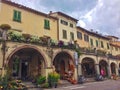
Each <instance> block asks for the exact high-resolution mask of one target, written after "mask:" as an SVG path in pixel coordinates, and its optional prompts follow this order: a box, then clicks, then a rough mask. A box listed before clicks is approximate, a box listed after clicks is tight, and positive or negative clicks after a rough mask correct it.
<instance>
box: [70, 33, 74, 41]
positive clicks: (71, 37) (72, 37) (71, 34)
mask: <svg viewBox="0 0 120 90" xmlns="http://www.w3.org/2000/svg"><path fill="white" fill-rule="evenodd" d="M70 39H71V40H74V33H73V32H70Z"/></svg>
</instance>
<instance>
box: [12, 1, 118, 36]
mask: <svg viewBox="0 0 120 90" xmlns="http://www.w3.org/2000/svg"><path fill="white" fill-rule="evenodd" d="M11 1H14V2H16V3H20V4H22V5H25V6H28V7H30V8H33V9H35V10H38V11H41V12H44V13H49V11H53V12H56V11H61V12H63V13H66V14H68V15H70V16H72V17H74V18H76V19H78V20H79V22H78V25H79V26H81V27H83V28H86V29H87V30H91V29H93V31H98V33H102V34H103V35H107V34H109V35H114V36H118V37H119V38H120V0H11Z"/></svg>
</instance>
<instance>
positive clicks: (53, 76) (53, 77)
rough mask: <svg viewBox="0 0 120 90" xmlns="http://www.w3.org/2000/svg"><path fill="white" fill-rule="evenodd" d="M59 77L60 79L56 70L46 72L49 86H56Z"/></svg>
mask: <svg viewBox="0 0 120 90" xmlns="http://www.w3.org/2000/svg"><path fill="white" fill-rule="evenodd" d="M59 79H60V75H59V74H58V73H57V72H55V71H53V72H51V73H49V74H48V83H49V86H50V87H55V88H57V85H58V80H59Z"/></svg>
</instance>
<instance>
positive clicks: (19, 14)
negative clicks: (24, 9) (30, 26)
mask: <svg viewBox="0 0 120 90" xmlns="http://www.w3.org/2000/svg"><path fill="white" fill-rule="evenodd" d="M17 20H18V21H20V22H21V12H18V18H17Z"/></svg>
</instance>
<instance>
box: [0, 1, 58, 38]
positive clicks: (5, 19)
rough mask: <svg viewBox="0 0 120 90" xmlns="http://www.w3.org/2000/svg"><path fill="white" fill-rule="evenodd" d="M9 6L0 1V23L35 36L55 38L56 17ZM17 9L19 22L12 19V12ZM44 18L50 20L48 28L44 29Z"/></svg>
mask: <svg viewBox="0 0 120 90" xmlns="http://www.w3.org/2000/svg"><path fill="white" fill-rule="evenodd" d="M18 7H19V6H17V7H15V6H11V5H8V4H5V3H2V5H1V10H0V25H1V24H9V25H10V26H11V27H12V28H13V29H18V30H21V31H22V32H23V33H28V34H31V35H36V36H44V35H46V36H50V37H51V38H52V39H54V40H57V19H54V18H50V17H49V16H48V17H46V16H44V15H38V14H35V13H32V12H30V11H27V10H23V9H21V7H19V8H18ZM14 10H18V11H20V12H21V22H16V21H13V12H14ZM44 19H47V20H50V30H47V29H44Z"/></svg>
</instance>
